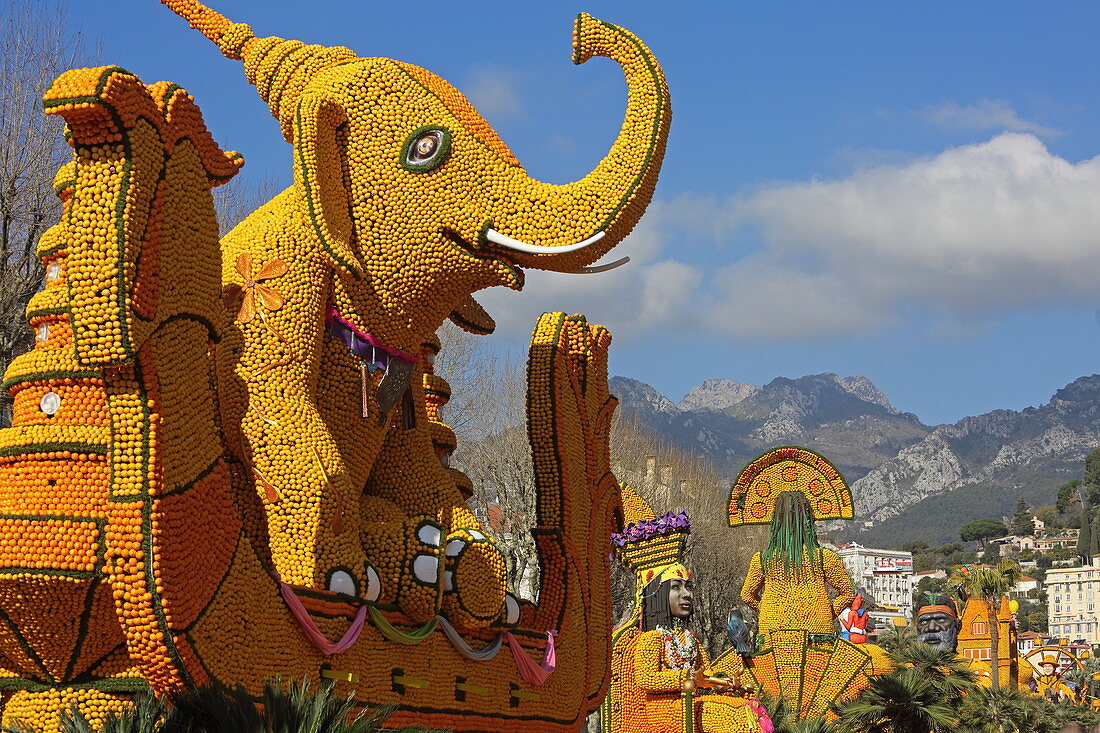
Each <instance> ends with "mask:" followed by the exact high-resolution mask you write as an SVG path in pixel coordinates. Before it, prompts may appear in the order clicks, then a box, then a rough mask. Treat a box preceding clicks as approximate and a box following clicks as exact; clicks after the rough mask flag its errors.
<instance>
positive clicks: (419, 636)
mask: <svg viewBox="0 0 1100 733" xmlns="http://www.w3.org/2000/svg"><path fill="white" fill-rule="evenodd" d="M370 617H371V620H372V621H374V625H375V626H377V627H378V630H379V631H381V632H382V636H384V637H386V638H387V639H389V640H390V641H395V642H397V643H398V644H406V645H408V646H413V645H414V644H419V643H420V642H422V641H424V640H425V639H427V638H428V637H429V636H431V633H432V632H433V631H435V627H436V623H437V620H436V619H438V618H439V617H438V616H437V617H436V618H433V619H432V620H431V621H429V622H428V623H426V624H424V625H423V626H421V627H420V628H419V629H417V630H416V631H413V632H405V631H401V630H400V629H398V628H397V627H395V626H394V625H393V624H391V623H390V622H389V620H388V619H387V618H386V617H385V616H383V615H382V612H381V611H379V610H378V609H377V608H375V607H374V606H370Z"/></svg>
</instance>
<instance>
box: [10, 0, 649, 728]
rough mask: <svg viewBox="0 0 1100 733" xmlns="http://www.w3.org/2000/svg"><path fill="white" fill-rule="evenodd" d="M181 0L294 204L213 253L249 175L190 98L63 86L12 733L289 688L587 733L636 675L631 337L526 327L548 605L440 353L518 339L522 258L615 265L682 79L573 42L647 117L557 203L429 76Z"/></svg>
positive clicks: (260, 213)
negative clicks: (275, 136)
mask: <svg viewBox="0 0 1100 733" xmlns="http://www.w3.org/2000/svg"><path fill="white" fill-rule="evenodd" d="M163 2H164V4H166V5H168V6H169V7H170V8H172V9H173V10H175V11H176V12H177V13H179V14H180V15H182V16H183V17H184V18H186V19H187V20H188V21H190V23H191V25H192V26H193V27H195V28H197V29H198V30H200V31H201V32H202V33H203V34H205V35H206V36H207V37H208V38H210V39H211V40H212V41H214V42H215V43H216V44H217V46H218V47H219V48H220V49H221V50H222V52H223V53H224V54H225V55H226V56H228V57H230V58H232V59H239V60H241V61H243V62H244V70H245V74H246V76H247V77H248V79H249V81H251V82H252V83H253V84H254V85H255V86H256V87H257V91H258V92H259V93H260V95H261V97H262V98H263V99H264V100H265V101H266V102H267V103H268V104H269V106H270V109H271V112H272V114H273V115H274V116H275V118H276V119H277V120H278V121H279V123H280V125H281V126H282V130H283V134H284V136H285V137H286V138H287V140H288V141H290V142H292V143H293V145H294V153H293V154H294V175H295V178H294V185H293V186H292V187H290V188H288V189H287V190H286V191H284V192H282V193H281V194H279V195H278V196H277V197H275V198H274V199H273V200H272V201H270V202H269V203H267V204H265V205H264V206H262V207H261V208H259V209H258V210H257V211H256V212H255V213H253V214H252V215H251V216H250V217H248V218H247V219H246V220H245V221H244V222H243V223H242V224H241V225H240V226H238V227H237V228H236V229H234V230H233V231H232V232H230V233H229V234H227V235H226V236H225V237H224V238H222V239H221V241H220V242H219V239H218V229H217V224H216V220H215V216H214V208H213V204H212V198H211V194H210V188H211V187H212V186H216V185H218V184H220V183H222V182H224V181H226V180H228V179H229V178H230V177H232V176H233V175H234V173H235V172H236V171H237V169H238V168H239V166H240V165H241V162H242V161H241V158H240V156H238V155H236V154H234V153H225V152H223V151H221V150H220V149H219V148H218V146H217V144H216V143H215V142H214V140H213V138H212V137H211V135H210V134H209V132H207V130H206V128H205V125H204V123H203V120H202V115H201V113H200V111H199V109H198V107H197V106H196V105H195V103H194V101H193V100H192V99H191V98H190V97H189V96H188V95H187V93H186V92H185V91H184V90H182V89H180V88H179V87H177V86H175V85H173V84H169V83H166V82H160V83H157V84H152V85H144V84H143V83H142V82H141V81H140V80H139V79H138V78H137V77H135V76H134V75H133V74H130V73H128V72H126V71H125V70H123V69H121V68H118V67H104V68H98V69H79V70H75V71H71V72H67V73H66V74H64V75H62V76H61V77H60V78H58V80H57V81H56V82H55V83H54V85H53V86H52V87H51V89H50V90H49V92H48V93H47V94H46V98H45V104H46V111H47V112H48V113H51V114H58V115H61V116H62V117H63V118H64V119H65V120H66V122H67V123H68V126H69V130H70V134H71V142H72V144H73V148H74V161H73V163H71V164H69V165H67V166H66V167H65V168H64V169H63V170H62V171H61V172H60V174H59V176H58V179H57V191H58V194H59V196H60V197H61V198H62V201H63V202H64V213H63V216H62V221H61V222H60V223H59V224H57V225H56V226H54V227H52V228H51V229H50V230H49V231H48V232H47V233H46V234H45V235H44V236H43V238H42V241H41V243H40V245H39V250H38V253H39V256H40V257H41V258H42V260H43V262H44V263H45V264H46V265H47V273H48V275H47V284H46V288H45V290H43V292H41V293H39V294H38V295H36V296H35V298H34V299H33V300H32V302H31V304H30V306H29V308H28V316H29V320H30V324H31V327H32V328H34V329H35V331H36V334H37V342H36V345H35V348H34V349H33V350H32V351H31V352H30V353H28V354H25V355H23V356H20V357H18V358H17V359H16V360H15V361H14V362H13V363H12V365H11V367H10V368H9V369H8V371H7V373H6V375H5V381H4V388H5V389H7V390H8V392H9V394H11V395H12V396H13V398H14V400H15V408H14V409H15V421H14V427H12V428H10V429H7V430H4V431H0V536H2V537H3V538H4V543H3V546H4V548H5V550H4V552H5V557H6V560H5V562H4V563H3V564H2V565H0V691H3V698H2V700H3V705H4V719H5V720H14V719H22V720H25V721H27V722H29V723H32V724H33V725H36V726H38V727H39V728H40V729H43V730H55V729H56V719H57V714H58V713H59V712H60V711H62V710H68V709H69V708H70V707H71V706H72V705H73V704H77V705H79V706H80V707H81V708H82V710H83V711H84V712H85V714H86V715H88V716H89V717H90V718H91V719H92V720H93V722H94V721H97V720H101V719H102V716H103V715H104V714H105V713H106V712H107V711H108V710H112V709H118V708H119V707H121V706H124V705H126V704H127V703H128V701H129V700H130V699H131V698H132V696H133V694H134V693H136V692H139V691H141V690H145V689H150V688H151V689H153V690H154V691H156V692H158V693H163V692H169V691H172V690H175V689H180V688H183V687H187V686H194V685H201V684H208V683H212V682H223V683H227V684H230V685H234V684H242V685H244V686H245V687H246V688H247V689H248V690H249V691H251V692H253V693H255V692H256V691H257V690H259V689H260V687H261V686H262V684H263V683H264V681H265V680H268V679H271V678H274V677H275V676H276V675H279V676H282V677H283V678H284V679H285V678H293V677H303V676H309V677H312V678H314V679H318V678H321V679H328V680H331V681H334V682H335V683H336V684H337V685H339V687H340V690H342V691H343V692H346V693H348V694H352V695H354V697H355V699H356V700H357V701H359V702H361V703H364V704H390V705H394V706H396V708H397V712H396V714H395V716H394V717H393V718H392V719H391V720H392V722H393V723H394V724H402V723H412V722H415V723H419V724H422V725H427V726H439V727H444V728H451V729H454V730H460V731H486V730H492V731H520V730H522V731H565V730H574V729H576V727H577V726H578V725H579V724H580V723H581V722H582V721H583V720H584V717H585V716H586V715H587V713H588V712H589V711H590V710H592V709H593V708H594V707H595V706H596V705H597V704H598V702H599V700H600V699H602V697H603V694H604V691H605V690H606V685H607V670H608V660H609V654H610V650H609V642H608V638H609V631H610V629H609V626H608V621H607V613H606V609H607V608H608V607H609V605H610V587H609V576H608V565H607V563H608V537H609V535H610V532H611V531H612V529H613V527H614V519H613V515H614V513H615V512H616V511H617V507H618V503H619V493H618V488H617V484H616V482H615V480H614V476H613V475H612V474H611V472H610V469H609V467H608V454H607V431H608V426H609V424H610V420H611V414H612V412H613V410H614V406H615V400H614V398H612V397H611V396H610V395H609V394H608V393H607V375H606V349H607V346H608V344H609V342H610V335H609V334H608V333H607V331H606V330H604V329H602V328H601V327H598V326H597V327H592V326H589V325H588V324H587V323H586V322H585V320H584V319H583V318H581V317H579V316H574V317H566V316H564V315H563V314H547V315H545V316H543V317H542V319H540V321H539V322H538V324H537V326H536V328H535V333H534V335H533V337H532V346H531V356H530V362H529V368H528V376H529V389H528V418H529V434H530V439H531V444H532V450H533V458H534V465H535V473H536V481H537V491H538V511H537V517H536V527H535V528H534V530H533V534H534V536H535V540H536V545H537V547H538V551H539V559H540V564H541V568H542V571H541V587H540V591H539V598H538V602H537V603H527V602H519V601H518V600H517V599H516V598H514V597H513V596H511V595H509V594H508V593H507V588H506V587H505V566H504V561H503V558H502V556H501V553H500V552H499V551H498V550H497V548H496V546H495V545H494V543H493V541H492V540H491V538H489V537H488V536H487V535H486V534H485V533H483V532H482V531H481V528H480V527H479V526H478V523H477V521H476V520H475V519H474V517H473V515H472V513H471V512H470V511H469V510H468V509H467V508H466V504H465V498H466V497H467V496H469V495H470V494H471V493H472V487H471V485H470V482H469V480H468V479H467V478H466V477H465V476H464V475H463V474H462V473H460V472H459V471H457V470H454V469H451V468H449V467H448V466H447V463H448V459H449V456H450V453H451V451H453V450H454V447H455V442H456V441H455V436H454V433H453V432H452V431H451V430H450V429H449V428H448V427H447V426H446V425H445V424H444V423H443V422H442V420H441V417H440V415H441V412H440V410H441V408H442V406H443V405H444V404H445V403H446V401H447V398H448V396H449V387H448V386H447V384H446V382H445V381H444V380H443V379H441V378H440V377H439V376H437V375H435V374H434V373H433V369H432V359H433V356H434V353H435V352H436V351H438V349H439V342H438V340H437V339H436V337H435V336H434V331H435V330H436V329H437V328H438V327H439V326H440V325H441V324H442V323H443V321H444V320H445V319H447V318H450V319H451V320H453V321H455V322H456V323H458V324H459V325H460V326H462V327H463V328H466V329H468V330H471V331H474V332H477V333H488V332H490V331H492V330H493V322H492V319H491V317H489V315H488V314H486V313H485V312H484V311H483V310H482V309H481V307H480V306H479V305H478V304H477V303H476V301H474V300H473V298H472V294H473V293H474V292H476V291H477V290H479V289H482V288H485V287H490V286H494V285H504V286H507V287H513V288H517V289H518V288H520V287H521V286H522V283H523V275H522V270H521V269H520V268H521V267H535V268H540V269H548V270H555V271H563V272H586V271H595V270H599V269H601V268H600V267H591V266H592V264H593V263H594V262H595V261H596V260H597V259H599V258H600V257H601V256H602V255H604V254H605V253H606V252H607V251H608V250H610V249H611V248H612V247H613V246H614V245H615V244H617V243H618V242H619V241H620V240H621V239H622V238H623V237H624V236H626V234H627V233H629V232H630V230H631V228H632V227H633V226H634V224H635V223H636V222H637V220H638V218H639V217H640V216H641V214H642V213H643V211H644V209H645V206H646V205H647V203H648V202H649V199H650V197H651V195H652V190H653V186H654V184H655V182H656V177H657V172H658V169H659V167H660V162H661V158H662V155H663V151H664V144H665V138H666V136H667V132H668V124H669V118H670V109H669V100H668V92H667V89H666V86H665V82H664V77H663V75H662V73H661V70H660V67H659V66H658V65H657V63H656V61H655V60H654V58H653V56H652V54H651V53H650V52H649V50H648V49H647V48H646V47H645V46H644V45H642V43H641V42H640V41H639V40H638V39H637V38H635V37H634V36H633V35H632V34H630V33H629V32H627V31H625V30H622V29H621V28H618V27H616V26H613V25H610V24H607V23H603V22H601V21H599V20H596V19H594V18H592V17H591V16H587V15H581V16H580V17H579V18H578V19H577V21H576V25H575V27H574V61H575V62H576V63H583V62H584V61H587V60H588V59H589V58H591V57H593V56H607V57H609V58H612V59H614V60H616V61H618V62H619V63H620V64H621V65H622V67H623V69H624V73H625V74H626V78H627V87H628V100H627V111H626V117H625V119H624V123H623V127H622V131H621V133H620V136H619V138H618V139H617V140H616V142H615V143H614V145H613V146H612V148H611V150H610V152H609V153H608V155H607V157H606V158H605V159H604V160H603V161H602V162H601V163H600V164H599V165H598V166H597V167H596V168H595V170H593V171H592V172H591V173H590V174H589V175H587V176H586V177H585V178H584V179H582V180H580V181H578V182H576V183H573V184H568V185H564V186H552V185H548V184H544V183H541V182H538V181H535V180H533V179H531V178H530V177H529V176H528V175H527V174H526V173H525V172H524V170H523V169H522V167H520V165H519V163H518V162H517V161H516V160H515V158H514V156H513V155H512V154H511V153H510V152H509V151H508V149H507V148H506V147H505V146H504V144H503V143H502V142H501V141H500V139H499V138H498V137H497V135H496V134H495V133H494V132H493V130H492V129H491V128H489V126H488V125H487V124H486V123H485V121H484V120H483V119H482V118H481V117H480V115H478V113H477V112H476V111H475V110H474V109H473V108H472V107H471V106H470V104H469V103H468V102H467V101H466V100H465V98H464V97H463V96H462V95H461V94H460V93H459V92H457V91H456V90H455V89H454V88H452V87H451V86H450V85H449V84H447V83H446V82H445V81H443V80H442V79H440V78H438V77H436V76H434V75H433V74H431V73H430V72H428V71H426V70H424V69H421V68H419V67H416V66H412V65H411V64H406V63H402V62H398V61H393V60H390V59H381V58H360V57H357V56H355V54H353V53H352V52H351V51H350V50H348V49H344V48H323V47H320V46H308V45H305V44H302V43H300V42H297V41H288V40H283V39H280V38H258V37H255V36H254V35H253V33H252V31H251V30H250V29H249V28H248V26H245V25H243V24H239V23H232V22H230V21H228V20H227V19H225V18H224V17H222V16H221V15H219V14H217V13H215V12H213V11H212V10H210V9H208V8H206V7H205V6H204V5H202V4H201V3H199V2H195V1H194V0H163ZM559 634H560V636H557V644H556V646H555V638H556V635H559ZM504 647H507V650H504V651H502V649H504ZM498 652H499V653H498ZM551 672H552V674H551Z"/></svg>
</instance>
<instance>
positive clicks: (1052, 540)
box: [1032, 529, 1077, 552]
mask: <svg viewBox="0 0 1100 733" xmlns="http://www.w3.org/2000/svg"><path fill="white" fill-rule="evenodd" d="M1032 547H1034V549H1036V550H1039V551H1040V552H1041V551H1043V550H1053V549H1054V548H1055V547H1077V530H1075V529H1071V530H1066V531H1065V532H1063V533H1061V534H1056V535H1051V536H1050V537H1040V538H1038V539H1036V540H1035V542H1034V544H1033V545H1032Z"/></svg>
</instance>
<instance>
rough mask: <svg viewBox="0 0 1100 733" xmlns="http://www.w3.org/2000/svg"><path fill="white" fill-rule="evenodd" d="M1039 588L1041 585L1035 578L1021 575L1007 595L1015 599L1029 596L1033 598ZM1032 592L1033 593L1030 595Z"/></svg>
mask: <svg viewBox="0 0 1100 733" xmlns="http://www.w3.org/2000/svg"><path fill="white" fill-rule="evenodd" d="M1041 587H1042V583H1040V582H1039V581H1038V580H1036V579H1035V578H1033V577H1031V576H1030V575H1021V576H1020V578H1019V580H1017V581H1016V585H1014V586H1012V590H1010V591H1009V592H1008V594H1009V595H1010V596H1015V597H1016V598H1028V597H1029V594H1030V597H1034V596H1035V595H1038V593H1039V589H1040V588H1041ZM1032 591H1034V593H1032Z"/></svg>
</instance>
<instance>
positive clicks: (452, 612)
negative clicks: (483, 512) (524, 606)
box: [443, 529, 519, 630]
mask: <svg viewBox="0 0 1100 733" xmlns="http://www.w3.org/2000/svg"><path fill="white" fill-rule="evenodd" d="M445 557H446V565H445V569H444V574H443V591H444V592H443V616H444V617H445V618H446V619H447V620H448V621H450V622H451V623H452V624H453V625H454V626H455V628H458V629H464V630H475V629H484V628H488V627H489V626H492V625H493V624H500V623H505V624H509V625H513V624H515V623H516V622H517V621H519V604H518V603H517V602H516V600H515V598H513V597H512V596H510V595H508V594H506V593H505V588H506V584H507V567H506V565H505V563H504V556H503V555H501V553H500V550H499V549H498V548H497V546H496V543H495V542H493V540H492V539H491V538H489V537H487V536H486V535H485V534H484V533H482V532H480V531H478V530H476V529H459V530H455V531H454V532H452V533H451V534H449V535H448V536H447V543H446V545H445ZM508 599H511V604H509V603H508Z"/></svg>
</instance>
